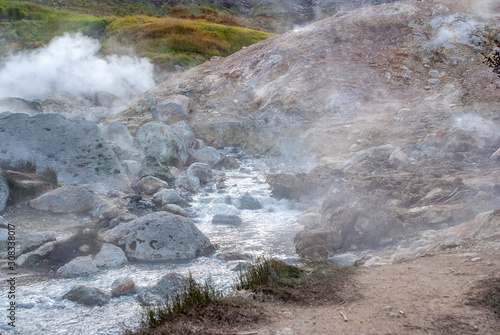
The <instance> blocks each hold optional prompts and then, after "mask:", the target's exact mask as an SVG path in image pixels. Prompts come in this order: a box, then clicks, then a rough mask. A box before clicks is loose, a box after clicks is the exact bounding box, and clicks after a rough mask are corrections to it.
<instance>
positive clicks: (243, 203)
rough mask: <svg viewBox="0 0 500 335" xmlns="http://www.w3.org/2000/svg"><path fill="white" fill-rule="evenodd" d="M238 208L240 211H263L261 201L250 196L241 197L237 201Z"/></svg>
mask: <svg viewBox="0 0 500 335" xmlns="http://www.w3.org/2000/svg"><path fill="white" fill-rule="evenodd" d="M236 208H238V209H250V210H254V209H261V208H262V204H261V203H260V201H259V200H257V199H255V198H254V197H252V196H250V195H248V194H245V195H244V196H242V197H239V198H238V199H237V200H236Z"/></svg>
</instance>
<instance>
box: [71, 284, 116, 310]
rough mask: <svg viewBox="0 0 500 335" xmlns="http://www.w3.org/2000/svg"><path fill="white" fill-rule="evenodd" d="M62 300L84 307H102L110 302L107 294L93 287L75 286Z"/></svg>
mask: <svg viewBox="0 0 500 335" xmlns="http://www.w3.org/2000/svg"><path fill="white" fill-rule="evenodd" d="M63 299H67V300H70V301H74V302H76V303H79V304H82V305H85V306H103V305H105V304H107V303H108V301H109V300H110V296H109V294H107V293H106V292H104V291H103V290H100V289H98V288H95V287H90V286H85V285H76V286H75V287H73V288H72V289H71V290H70V291H69V292H68V293H66V294H65V295H63Z"/></svg>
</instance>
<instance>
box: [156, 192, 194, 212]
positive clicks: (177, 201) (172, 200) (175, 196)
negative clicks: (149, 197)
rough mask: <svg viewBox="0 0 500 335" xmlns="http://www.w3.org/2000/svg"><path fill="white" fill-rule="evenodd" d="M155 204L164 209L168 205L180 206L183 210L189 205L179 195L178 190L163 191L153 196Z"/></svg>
mask: <svg viewBox="0 0 500 335" xmlns="http://www.w3.org/2000/svg"><path fill="white" fill-rule="evenodd" d="M153 202H154V204H155V205H156V206H157V207H162V206H165V205H168V204H174V205H178V206H180V207H182V208H184V207H187V206H188V205H189V204H188V202H187V201H186V199H184V198H183V197H181V196H180V195H179V193H178V192H177V191H176V190H170V189H169V190H161V191H159V192H158V193H156V194H155V195H154V196H153Z"/></svg>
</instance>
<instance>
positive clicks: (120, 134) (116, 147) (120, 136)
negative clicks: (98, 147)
mask: <svg viewBox="0 0 500 335" xmlns="http://www.w3.org/2000/svg"><path fill="white" fill-rule="evenodd" d="M100 129H101V133H102V137H103V138H104V139H105V140H106V141H108V142H110V143H111V148H112V149H113V151H114V153H115V154H116V156H117V157H118V159H119V160H120V161H123V160H128V159H130V158H131V157H132V156H133V155H134V154H137V149H136V148H135V146H134V138H133V137H132V134H131V133H130V131H129V130H128V128H127V127H126V126H125V125H124V124H123V123H121V122H113V123H110V124H107V125H105V126H101V127H100Z"/></svg>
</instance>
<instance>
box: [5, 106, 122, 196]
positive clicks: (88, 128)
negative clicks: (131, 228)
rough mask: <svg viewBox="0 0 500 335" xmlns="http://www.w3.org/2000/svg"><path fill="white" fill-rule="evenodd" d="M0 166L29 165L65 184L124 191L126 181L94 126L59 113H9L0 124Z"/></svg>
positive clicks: (119, 166) (106, 144) (108, 147)
mask: <svg viewBox="0 0 500 335" xmlns="http://www.w3.org/2000/svg"><path fill="white" fill-rule="evenodd" d="M0 143H2V150H1V151H0V165H3V166H16V165H18V164H19V163H22V162H33V163H34V164H36V167H37V170H39V171H43V170H45V169H46V168H47V167H50V168H52V169H54V170H55V171H56V172H57V177H58V180H59V181H60V182H62V183H65V184H73V183H77V184H87V183H89V181H92V185H93V186H94V188H96V189H100V188H103V187H104V188H113V189H118V190H128V189H129V184H130V181H129V180H128V177H127V176H126V174H125V172H124V170H123V168H122V166H121V165H120V162H119V161H118V159H117V157H116V155H115V153H114V152H113V151H112V150H111V148H110V146H109V145H108V143H107V142H106V141H105V140H104V139H103V138H102V136H101V132H100V131H99V128H98V127H97V126H96V124H95V123H93V122H89V121H85V120H84V119H82V118H74V119H66V118H64V117H63V116H62V115H59V114H38V115H35V116H33V117H30V116H29V115H26V114H10V115H8V116H6V117H4V118H2V122H1V124H0Z"/></svg>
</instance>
